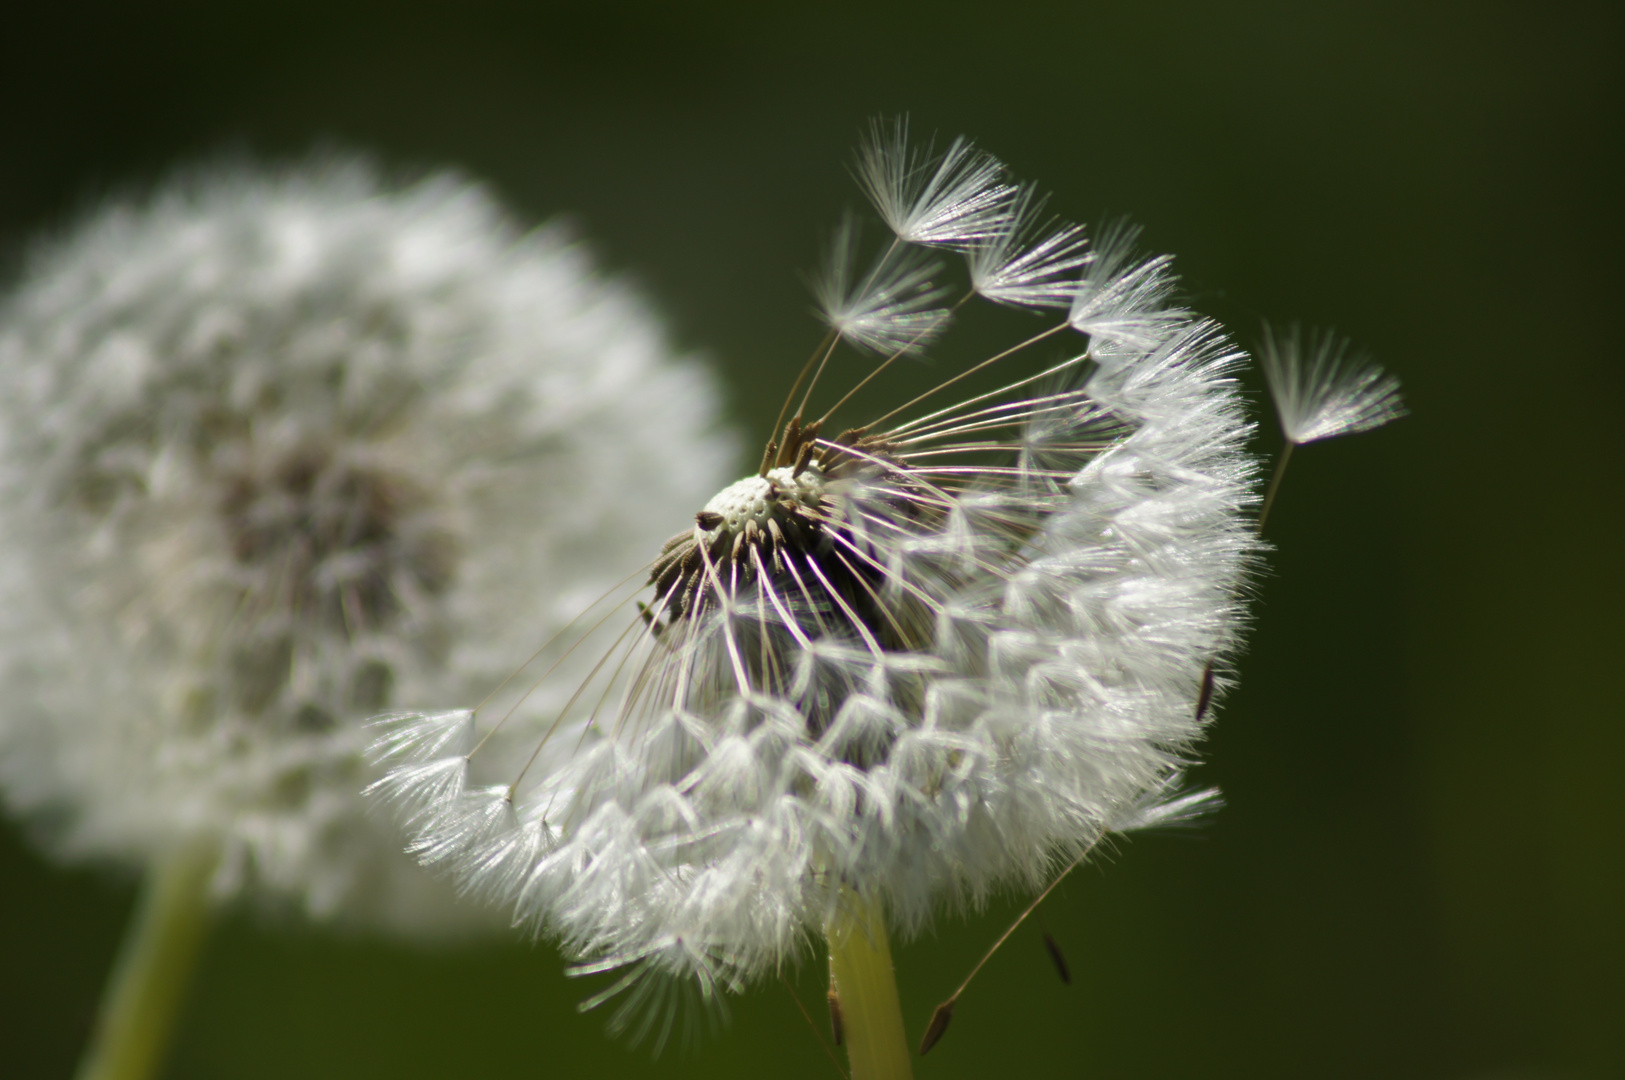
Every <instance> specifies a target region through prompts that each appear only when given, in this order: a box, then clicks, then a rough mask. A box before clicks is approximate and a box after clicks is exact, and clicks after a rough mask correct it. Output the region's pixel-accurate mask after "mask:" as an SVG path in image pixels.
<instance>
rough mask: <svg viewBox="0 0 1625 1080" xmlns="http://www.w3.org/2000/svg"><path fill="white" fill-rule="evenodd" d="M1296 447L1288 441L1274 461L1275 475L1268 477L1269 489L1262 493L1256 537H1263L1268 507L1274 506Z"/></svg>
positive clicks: (1268, 514) (1268, 515)
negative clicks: (1282, 479) (1261, 506)
mask: <svg viewBox="0 0 1625 1080" xmlns="http://www.w3.org/2000/svg"><path fill="white" fill-rule="evenodd" d="M1296 445H1298V444H1297V443H1295V442H1292V441H1290V440H1288V442H1287V444H1286V445H1285V446H1283V447H1282V448H1281V456H1280V457H1279V458H1277V459H1276V460H1275V474H1274V475H1273V476H1271V477H1270V487H1269V490H1268V491H1267V492H1265V493H1264V508H1263V509H1262V510H1260V511H1259V512H1258V535H1259V536H1263V535H1264V523H1265V522H1266V521H1268V520H1269V519H1270V507H1272V506H1274V505H1275V495H1276V493H1277V492H1278V491H1280V490H1281V478H1282V477H1283V476H1285V475H1286V463H1287V462H1289V461H1291V460H1292V448H1293V447H1294V446H1296Z"/></svg>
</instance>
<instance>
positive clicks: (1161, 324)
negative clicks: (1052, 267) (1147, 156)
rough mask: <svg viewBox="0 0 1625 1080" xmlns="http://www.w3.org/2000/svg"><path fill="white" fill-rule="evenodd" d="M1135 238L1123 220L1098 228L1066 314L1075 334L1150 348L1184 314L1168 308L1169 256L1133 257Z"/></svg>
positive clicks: (1171, 285)
mask: <svg viewBox="0 0 1625 1080" xmlns="http://www.w3.org/2000/svg"><path fill="white" fill-rule="evenodd" d="M1139 238H1140V229H1139V227H1138V226H1134V225H1129V224H1128V223H1126V222H1123V221H1117V222H1113V223H1111V224H1110V225H1108V226H1107V227H1106V228H1105V230H1103V231H1102V232H1101V234H1100V236H1099V238H1098V239H1097V240H1096V243H1095V249H1094V258H1093V259H1092V260H1091V261H1090V263H1089V265H1088V267H1087V268H1085V270H1084V275H1083V279H1082V281H1080V282H1079V285H1078V290H1077V292H1076V293H1075V294H1074V296H1073V299H1072V306H1071V309H1070V311H1069V313H1068V315H1067V321H1068V322H1069V323H1071V325H1072V328H1073V329H1074V330H1076V331H1078V332H1079V333H1081V334H1088V335H1089V337H1090V339H1091V340H1094V341H1097V342H1101V343H1104V344H1105V345H1107V346H1108V347H1110V348H1114V349H1115V348H1117V347H1122V348H1124V349H1127V350H1130V352H1131V353H1132V352H1135V351H1143V350H1146V349H1151V348H1155V347H1156V345H1157V343H1158V342H1160V341H1162V340H1163V338H1165V337H1166V336H1167V335H1168V333H1169V332H1170V331H1171V330H1173V329H1174V328H1175V327H1178V326H1179V325H1181V324H1182V323H1184V322H1185V321H1187V320H1188V319H1189V317H1190V315H1189V313H1188V312H1186V311H1184V310H1182V309H1180V308H1177V307H1173V306H1170V299H1171V298H1172V296H1173V292H1174V285H1175V279H1174V275H1173V272H1172V270H1171V267H1172V264H1173V256H1171V255H1153V256H1149V257H1146V258H1140V257H1138V256H1137V255H1136V254H1135V247H1136V245H1137V244H1138V242H1139Z"/></svg>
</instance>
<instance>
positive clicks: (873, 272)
mask: <svg viewBox="0 0 1625 1080" xmlns="http://www.w3.org/2000/svg"><path fill="white" fill-rule="evenodd" d="M859 258H860V253H859V248H858V227H857V223H856V222H855V221H852V220H848V221H847V222H846V223H845V224H843V225H842V227H841V228H839V229H837V230H836V232H835V236H834V239H833V240H832V241H831V243H830V250H829V255H828V257H827V258H826V260H825V265H824V272H823V273H822V274H820V275H819V276H818V277H817V278H815V279H814V281H813V295H814V297H815V298H816V299H817V301H818V311H819V314H820V315H821V316H822V318H823V320H824V322H825V324H826V325H828V326H829V328H830V329H831V330H834V331H835V332H836V333H837V334H839V335H840V336H841V338H842V339H843V340H845V341H847V342H848V343H849V344H852V345H855V346H857V347H858V348H860V349H866V350H868V351H870V352H877V353H891V352H896V351H898V350H900V349H901V350H915V349H920V348H923V347H925V346H926V345H927V344H929V343H930V341H931V339H932V338H934V337H936V336H937V335H938V334H940V333H941V332H942V331H943V330H945V329H947V325H948V312H947V311H946V310H944V309H943V308H940V307H937V306H936V305H937V303H938V302H939V301H940V300H941V299H942V297H943V296H944V294H945V293H944V290H943V289H941V288H939V287H937V286H936V284H935V283H934V281H933V279H934V278H935V276H936V274H937V273H938V272H939V271H940V269H941V267H940V266H939V265H937V264H936V263H935V262H933V261H932V259H931V258H930V257H929V256H927V255H926V254H925V253H924V252H921V251H920V250H919V249H917V248H904V249H901V250H899V249H896V248H888V249H886V250H885V251H883V252H882V253H881V254H880V255H879V256H878V257H877V258H875V259H874V261H873V262H872V264H871V265H870V266H869V267H868V269H867V270H862V269H861V265H862V264H861V263H860V262H859Z"/></svg>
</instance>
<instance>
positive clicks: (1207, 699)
mask: <svg viewBox="0 0 1625 1080" xmlns="http://www.w3.org/2000/svg"><path fill="white" fill-rule="evenodd" d="M1212 703H1213V661H1211V660H1209V661H1208V662H1207V667H1205V668H1203V669H1202V690H1201V692H1200V693H1199V694H1197V695H1196V719H1197V720H1198V721H1200V720H1201V719H1202V717H1203V716H1205V715H1206V714H1207V707H1208V706H1209V705H1211V704H1212Z"/></svg>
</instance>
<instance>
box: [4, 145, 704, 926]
mask: <svg viewBox="0 0 1625 1080" xmlns="http://www.w3.org/2000/svg"><path fill="white" fill-rule="evenodd" d="M713 410H714V393H713V389H712V386H711V384H710V382H709V380H708V379H707V378H706V377H705V375H704V373H703V372H702V371H700V370H699V369H698V368H696V367H695V366H694V365H693V364H692V363H691V362H689V361H686V360H682V359H679V358H676V357H674V356H673V354H672V352H671V350H670V348H669V347H668V345H667V344H666V342H665V340H664V338H663V335H662V333H661V330H660V328H659V326H658V324H657V322H656V320H655V319H654V317H653V316H652V315H651V313H650V312H649V310H648V308H647V307H646V306H645V304H644V303H643V302H642V301H641V300H640V299H639V298H638V297H637V296H636V295H635V294H633V293H632V292H631V291H630V290H629V289H627V288H626V287H625V286H624V285H622V284H620V283H618V282H616V281H613V280H608V279H605V278H604V277H602V276H601V275H600V274H598V273H597V272H595V270H594V268H593V265H592V261H591V259H590V257H589V256H588V254H587V253H586V251H585V250H584V249H583V248H582V246H581V245H580V244H579V243H578V242H577V241H576V240H575V238H574V237H572V236H571V235H570V234H569V232H568V231H566V230H563V229H560V228H558V227H546V228H543V229H541V230H539V231H535V232H530V233H527V232H525V231H523V230H522V229H521V228H520V227H519V226H518V225H517V224H515V223H513V222H511V221H510V220H509V219H508V217H507V216H506V215H505V214H504V213H503V212H502V211H501V210H500V209H499V208H498V207H497V206H496V205H495V204H494V203H493V201H492V200H491V198H490V197H489V196H488V195H487V193H486V192H485V191H484V190H483V189H482V188H481V187H479V186H477V185H475V184H472V183H469V182H467V181H465V180H462V179H459V178H457V177H455V176H449V175H438V176H432V177H430V178H428V179H425V180H423V181H421V182H419V183H414V184H411V185H409V186H405V187H395V186H389V185H386V184H384V183H382V182H380V180H379V179H378V177H377V176H376V175H375V174H374V173H373V171H372V170H371V169H370V168H368V167H367V166H366V165H364V164H362V163H359V162H356V161H351V160H338V161H331V162H327V163H319V164H315V165H312V166H308V167H304V168H298V169H291V170H286V171H281V172H275V173H260V172H254V171H250V170H247V169H228V170H223V171H205V172H202V173H199V174H196V175H193V176H189V177H183V178H181V179H179V180H177V181H175V182H172V183H170V184H168V185H166V186H164V187H162V188H160V189H159V190H158V191H157V192H156V193H155V194H154V195H152V196H151V197H149V198H144V199H140V200H133V201H126V202H115V203H112V204H110V205H108V206H107V207H105V208H104V209H102V210H101V211H100V212H98V213H96V214H93V215H91V216H90V217H89V218H88V219H87V220H86V221H84V222H83V223H82V224H81V225H79V226H78V227H77V228H76V229H74V230H72V231H70V232H68V233H66V234H65V235H64V236H63V237H62V238H61V239H59V240H56V241H53V242H50V243H46V244H43V245H42V246H40V247H39V249H38V250H37V251H36V252H35V253H34V255H33V258H32V259H31V260H30V261H29V262H28V264H27V266H26V268H25V272H24V274H23V277H22V280H21V281H20V283H19V284H18V286H17V287H16V289H15V291H14V292H13V293H12V294H11V295H10V296H9V297H8V298H7V299H6V300H5V301H4V305H3V309H0V542H3V544H4V550H5V559H4V560H0V658H3V665H0V688H3V690H4V701H5V704H4V708H3V709H0V791H3V795H4V798H5V800H6V802H8V803H9V804H10V805H11V806H12V807H13V808H14V809H16V810H19V811H22V812H24V813H26V814H28V815H29V817H30V820H31V821H32V822H33V823H34V824H35V825H37V826H38V828H39V830H40V832H41V835H42V837H43V838H44V840H45V842H46V843H47V845H48V846H49V848H50V849H51V850H52V851H53V852H54V853H56V854H58V855H60V856H62V857H63V858H66V859H83V858H94V859H106V860H112V861H118V862H123V863H127V864H135V865H141V864H144V863H146V862H147V861H148V860H151V859H154V858H158V857H160V856H162V855H164V854H165V853H167V852H169V851H172V850H174V849H176V848H178V847H180V846H183V845H188V846H189V845H192V844H194V843H197V842H205V843H210V844H214V845H216V846H217V847H218V849H219V852H220V864H219V865H220V869H219V873H218V874H217V876H216V879H215V882H214V888H215V891H216V893H217V894H218V895H219V896H220V897H222V898H228V897H234V896H248V897H254V898H265V899H271V900H278V901H282V902H291V903H292V904H293V905H296V906H298V907H300V908H303V909H304V910H305V911H307V912H309V913H310V914H311V915H313V916H316V917H318V918H329V917H332V918H344V919H353V920H356V921H361V922H367V923H372V924H378V925H388V926H396V927H402V928H426V927H432V926H440V925H445V924H447V923H449V922H451V921H452V916H453V914H454V913H458V916H459V917H463V916H465V915H466V913H467V912H468V911H470V910H472V909H469V908H467V907H466V906H460V905H454V904H453V903H452V902H451V898H450V896H449V890H447V889H445V887H444V886H443V885H442V884H438V883H434V882H432V879H430V878H429V876H428V875H425V874H424V873H423V872H422V871H421V870H420V869H418V868H417V867H415V866H413V865H412V863H411V862H410V860H408V859H406V858H405V857H403V856H402V855H401V854H400V851H399V848H400V844H399V841H398V838H397V835H396V834H395V830H394V829H393V827H392V826H391V825H390V824H389V823H387V822H380V821H377V820H374V819H372V818H370V817H369V816H368V815H367V814H366V813H365V804H364V803H363V801H362V800H361V797H360V794H359V789H360V788H361V787H362V786H363V785H364V784H365V783H366V781H367V779H368V775H367V772H366V770H365V768H364V765H363V762H362V760H361V751H362V748H363V745H364V743H365V741H366V736H365V735H364V734H363V729H362V727H361V722H362V721H363V720H365V719H366V718H367V717H368V716H370V715H371V714H374V713H376V712H377V711H378V710H379V709H380V708H382V707H388V706H390V705H395V706H406V707H412V706H418V707H421V706H424V705H429V704H433V703H436V702H440V701H445V700H448V699H450V700H461V699H463V698H465V697H466V696H468V695H471V694H474V693H476V692H479V693H483V692H484V690H485V689H486V688H488V687H489V686H490V685H492V684H493V683H494V682H495V681H496V680H497V679H498V678H499V677H500V675H501V674H502V673H504V672H506V671H508V670H510V669H511V667H512V666H513V664H514V663H515V662H517V661H518V660H522V659H523V655H522V654H521V655H519V656H516V655H515V650H516V649H517V648H519V647H520V646H519V644H518V643H522V642H526V641H532V640H536V639H537V638H538V637H545V636H546V635H547V634H549V633H551V632H552V631H553V630H555V629H557V628H558V627H559V626H561V625H563V624H564V622H565V621H566V620H568V618H569V617H570V616H571V615H572V614H573V613H574V612H575V611H576V610H578V609H579V608H580V607H581V606H582V605H583V604H585V603H588V602H590V601H591V599H592V598H593V597H594V596H595V595H597V594H598V593H599V592H601V591H602V590H603V589H605V588H606V587H608V586H610V585H612V584H613V583H614V582H615V581H616V580H617V579H618V578H619V577H620V576H621V575H622V574H624V573H625V570H624V567H625V566H626V565H627V564H628V563H631V564H633V565H635V564H636V562H637V561H639V560H641V559H643V558H644V557H645V556H644V555H643V552H644V551H645V550H646V549H647V548H648V547H649V546H650V545H651V544H654V545H658V543H659V540H660V537H661V536H662V535H664V530H665V528H666V527H665V525H664V524H663V519H669V518H671V517H673V516H677V517H680V516H681V515H682V514H684V513H685V512H691V511H690V510H688V508H689V507H690V506H691V505H692V504H693V502H694V501H695V500H697V499H703V498H704V497H705V495H706V494H707V493H708V491H709V490H710V489H713V488H714V487H715V485H716V484H717V483H718V482H719V480H720V473H719V470H720V469H721V468H722V467H723V465H724V463H725V462H727V461H728V460H729V459H730V457H731V447H730V445H729V442H728V440H726V439H723V438H719V437H718V436H716V435H713V434H711V433H710V430H709V426H710V424H711V422H712V418H713ZM655 460H658V461H659V462H660V477H661V482H660V483H659V484H658V485H649V484H645V483H643V482H642V481H643V479H644V478H645V476H646V475H647V469H648V463H649V462H651V461H655ZM632 490H637V491H638V492H639V494H638V496H637V498H636V499H635V500H634V499H629V498H627V497H626V493H627V492H628V491H632ZM410 739H411V742H412V744H413V746H414V747H416V748H418V749H420V750H421V749H424V748H428V749H430V750H432V749H433V748H434V747H435V746H436V745H437V743H436V742H435V738H434V736H432V735H431V734H426V733H425V732H422V731H420V732H415V733H413V734H412V735H411V737H410ZM488 752H489V753H492V754H500V753H501V752H502V747H501V746H500V745H492V746H491V747H488ZM525 752H528V747H526V748H525ZM514 767H515V768H517V765H515V766H514ZM442 893H445V894H447V895H445V896H444V897H442V895H441V894H442Z"/></svg>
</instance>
